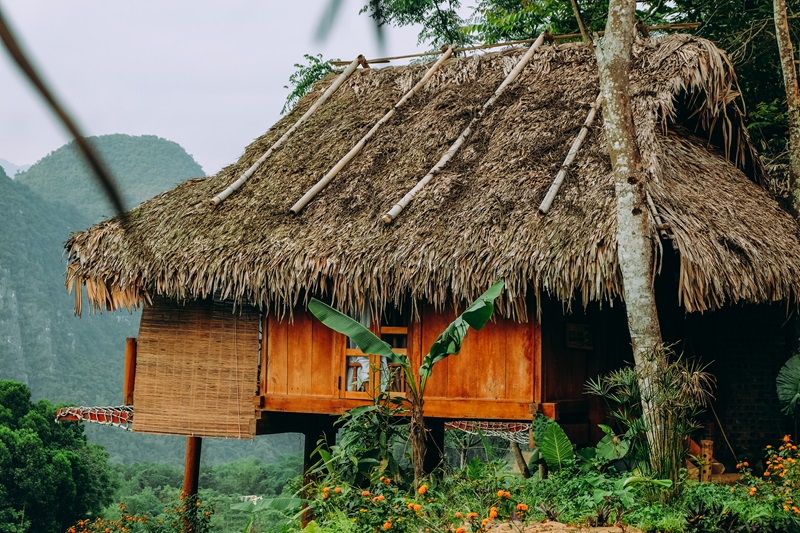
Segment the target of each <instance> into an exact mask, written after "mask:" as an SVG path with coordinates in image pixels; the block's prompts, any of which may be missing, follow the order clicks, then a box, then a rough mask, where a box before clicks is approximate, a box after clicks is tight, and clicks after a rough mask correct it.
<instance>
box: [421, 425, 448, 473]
mask: <svg viewBox="0 0 800 533" xmlns="http://www.w3.org/2000/svg"><path fill="white" fill-rule="evenodd" d="M425 426H426V427H427V430H428V439H427V443H426V444H427V446H426V450H425V461H424V463H423V468H424V470H425V473H426V474H430V473H431V472H433V471H434V470H435V469H436V467H437V466H439V463H441V462H442V459H443V457H444V420H443V419H441V418H428V419H426V420H425Z"/></svg>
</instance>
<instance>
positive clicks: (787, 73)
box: [773, 0, 800, 216]
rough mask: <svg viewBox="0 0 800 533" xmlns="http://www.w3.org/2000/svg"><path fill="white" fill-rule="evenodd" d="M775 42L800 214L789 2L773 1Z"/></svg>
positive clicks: (799, 121) (799, 111)
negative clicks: (787, 5) (784, 90)
mask: <svg viewBox="0 0 800 533" xmlns="http://www.w3.org/2000/svg"><path fill="white" fill-rule="evenodd" d="M773 10H774V14H775V39H776V40H777V41H778V54H779V55H780V58H781V70H782V71H783V85H784V88H785V89H786V106H787V108H788V114H787V115H788V120H787V122H788V127H789V187H790V190H791V191H792V209H793V210H794V214H795V216H799V215H800V90H799V89H798V86H797V70H796V68H795V66H794V49H793V48H792V40H791V38H790V37H789V18H788V16H787V13H786V0H774V1H773Z"/></svg>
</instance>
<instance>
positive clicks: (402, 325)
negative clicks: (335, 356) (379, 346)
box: [342, 306, 410, 398]
mask: <svg viewBox="0 0 800 533" xmlns="http://www.w3.org/2000/svg"><path fill="white" fill-rule="evenodd" d="M409 316H410V312H409V310H408V309H407V306H404V308H403V309H397V308H394V307H392V308H390V309H388V310H387V311H386V312H384V313H383V315H382V316H381V318H380V321H378V323H377V324H375V323H373V322H374V321H373V320H371V316H370V313H369V311H365V312H364V313H362V315H361V318H360V322H361V324H362V325H364V326H366V327H368V328H370V329H371V330H372V332H373V333H375V334H376V335H378V336H379V337H380V338H381V339H383V340H384V341H386V342H387V343H388V344H389V345H390V346H391V347H392V349H393V350H394V351H395V352H396V353H399V354H403V355H405V356H406V357H410V354H409V326H410V320H409ZM344 362H345V364H344V379H343V380H342V381H343V382H344V386H343V387H342V392H343V395H344V397H346V398H352V397H357V398H363V397H369V398H372V397H374V396H375V395H377V394H379V393H381V392H389V393H393V394H399V395H404V394H405V393H406V391H407V390H408V384H407V382H406V378H405V374H404V373H403V369H402V368H401V367H400V365H397V364H394V363H391V362H389V361H388V360H387V359H386V358H385V357H380V356H377V355H368V354H364V353H363V352H362V351H361V350H359V349H358V346H356V345H355V343H353V341H352V340H350V339H347V340H346V344H345V350H344Z"/></svg>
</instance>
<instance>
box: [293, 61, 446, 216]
mask: <svg viewBox="0 0 800 533" xmlns="http://www.w3.org/2000/svg"><path fill="white" fill-rule="evenodd" d="M452 53H453V46H452V45H451V46H450V47H449V48H447V50H446V51H445V52H444V54H443V55H442V57H440V58H439V59H438V60H437V61H436V63H434V64H433V65H432V66H431V68H429V69H428V71H427V72H426V73H425V75H424V76H423V77H422V78H421V79H420V80H419V81H418V82H417V83H416V84H415V85H414V86H413V87H412V88H411V89H410V90H409V91H408V92H407V93H406V94H405V95H404V96H403V97H402V98H401V99H400V100H399V101H398V102H397V103H396V104H394V107H392V108H391V109H390V110H389V111H387V112H386V114H385V115H383V117H381V119H380V120H379V121H378V122H376V123H375V125H374V126H372V128H371V129H370V130H369V131H368V132H367V133H366V135H364V136H363V137H361V140H360V141H358V142H357V143H356V145H355V146H354V147H353V148H351V149H350V151H349V152H347V154H345V156H344V157H342V158H341V159H340V160H339V162H338V163H336V164H335V165H334V166H333V168H331V169H330V170H329V171H328V173H327V174H325V175H324V176H323V177H322V178H321V179H320V180H319V181H318V182H317V183H316V184H314V186H313V187H311V188H310V189H309V190H308V191H307V192H306V193H305V194H304V195H303V197H302V198H300V199H299V200H298V201H297V202H296V203H295V204H294V205H293V206H292V207H291V209H289V211H291V212H292V213H293V214H295V215H296V214H297V213H299V212H300V210H301V209H303V208H304V207H305V206H306V205H307V204H308V202H310V201H311V200H312V199H313V198H314V197H315V196H316V195H317V194H319V192H320V191H321V190H322V189H323V188H325V186H326V185H327V184H328V183H330V181H331V180H332V179H333V178H334V177H336V175H337V174H338V173H339V172H340V171H341V170H342V169H343V168H344V167H345V166H346V165H347V163H349V162H350V160H351V159H353V158H354V157H355V156H356V155H357V154H358V153H359V152H360V151H361V149H362V148H364V146H365V145H366V144H367V141H369V140H370V139H371V138H372V136H373V135H375V133H376V132H377V131H378V129H380V127H381V126H383V125H384V124H385V123H386V122H388V121H389V119H390V118H392V117H393V116H394V114H395V113H396V112H397V110H398V109H400V107H401V106H402V105H403V104H405V103H406V102H407V101H408V99H409V98H411V97H412V96H414V94H415V93H416V92H417V91H418V90H420V89H421V88H422V87H423V86H424V85H425V84H426V83H427V82H428V80H429V79H431V76H433V73H434V72H436V71H437V70H438V69H439V66H440V65H441V64H442V63H443V62H444V60H445V59H447V58H448V57H450V56H451V55H452Z"/></svg>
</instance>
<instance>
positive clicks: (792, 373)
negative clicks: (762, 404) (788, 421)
mask: <svg viewBox="0 0 800 533" xmlns="http://www.w3.org/2000/svg"><path fill="white" fill-rule="evenodd" d="M775 385H776V389H777V392H778V400H779V401H780V403H781V410H782V411H783V412H784V413H785V414H787V415H791V414H794V412H795V410H796V409H797V403H798V401H800V354H798V355H794V356H792V357H791V358H790V359H789V360H788V361H786V364H784V365H783V368H781V370H780V372H778V377H777V378H776V379H775Z"/></svg>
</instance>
